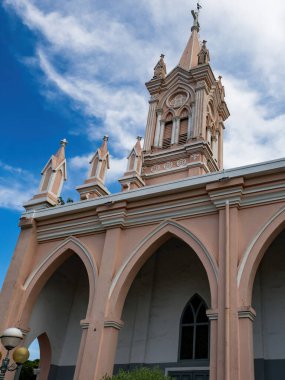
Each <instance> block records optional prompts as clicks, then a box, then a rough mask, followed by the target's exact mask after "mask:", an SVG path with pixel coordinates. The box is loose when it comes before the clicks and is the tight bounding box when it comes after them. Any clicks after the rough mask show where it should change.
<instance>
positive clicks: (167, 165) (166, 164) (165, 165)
mask: <svg viewBox="0 0 285 380" xmlns="http://www.w3.org/2000/svg"><path fill="white" fill-rule="evenodd" d="M172 166H173V163H172V162H171V161H169V162H166V163H165V164H164V165H163V167H164V169H166V170H167V169H171V168H172Z"/></svg>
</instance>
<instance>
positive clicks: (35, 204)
mask: <svg viewBox="0 0 285 380" xmlns="http://www.w3.org/2000/svg"><path fill="white" fill-rule="evenodd" d="M60 145H61V146H60V148H59V149H58V151H57V152H56V154H54V155H52V156H51V157H50V159H49V160H48V162H47V163H46V165H45V167H44V168H43V170H42V172H41V175H42V180H41V183H40V186H39V191H38V193H37V194H35V195H34V197H33V198H32V199H31V200H30V201H29V202H27V203H26V204H25V205H24V207H25V208H26V210H30V209H36V208H46V207H50V206H55V205H57V204H58V200H59V197H60V194H61V190H62V186H63V182H64V181H66V180H67V170H66V159H65V147H66V145H67V140H66V139H63V140H61V141H60Z"/></svg>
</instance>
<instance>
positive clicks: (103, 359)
mask: <svg viewBox="0 0 285 380" xmlns="http://www.w3.org/2000/svg"><path fill="white" fill-rule="evenodd" d="M120 234H121V229H120V227H118V228H114V229H111V230H107V231H106V236H105V243H104V249H103V252H102V261H101V265H100V269H99V276H98V280H97V283H96V290H95V297H94V301H93V305H92V310H91V312H90V315H89V320H86V322H85V323H86V325H87V326H88V328H87V329H86V337H85V338H84V340H85V345H84V349H83V350H82V352H80V355H81V356H82V361H81V363H78V364H77V365H79V366H80V369H79V371H77V373H76V377H74V380H81V379H84V380H101V379H102V377H103V376H104V375H105V374H106V373H107V374H109V375H111V374H112V372H113V365H114V360H115V353H116V348H117V335H118V329H120V327H121V323H120V321H117V320H108V321H106V320H105V316H106V312H107V308H108V294H109V288H110V284H111V281H112V278H113V276H114V273H115V270H116V265H117V263H118V260H120V255H121V251H120Z"/></svg>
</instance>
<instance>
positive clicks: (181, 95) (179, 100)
mask: <svg viewBox="0 0 285 380" xmlns="http://www.w3.org/2000/svg"><path fill="white" fill-rule="evenodd" d="M188 99H189V94H188V93H187V92H184V91H183V92H182V91H180V92H177V93H175V94H174V95H170V96H169V98H168V99H167V102H166V103H167V105H168V107H171V108H180V107H182V106H184V104H185V103H186V102H187V100H188Z"/></svg>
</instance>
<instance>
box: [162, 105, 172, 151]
mask: <svg viewBox="0 0 285 380" xmlns="http://www.w3.org/2000/svg"><path fill="white" fill-rule="evenodd" d="M172 126H173V116H172V113H171V112H169V113H168V114H167V116H166V119H165V124H164V132H163V140H162V149H167V148H170V146H171V136H172Z"/></svg>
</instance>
